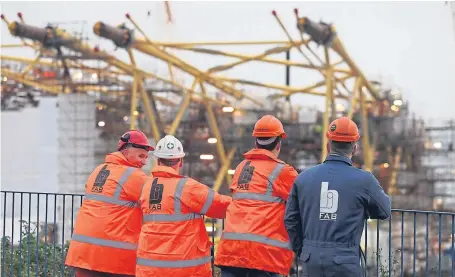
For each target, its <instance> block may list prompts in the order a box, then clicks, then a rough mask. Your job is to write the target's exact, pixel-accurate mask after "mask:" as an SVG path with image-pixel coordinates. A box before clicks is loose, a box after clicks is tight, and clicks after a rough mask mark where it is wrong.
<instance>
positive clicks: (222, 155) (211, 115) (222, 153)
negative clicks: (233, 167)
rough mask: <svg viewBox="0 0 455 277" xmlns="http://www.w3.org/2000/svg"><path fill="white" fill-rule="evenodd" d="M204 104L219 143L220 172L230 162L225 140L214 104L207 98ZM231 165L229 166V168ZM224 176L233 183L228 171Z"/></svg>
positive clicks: (217, 143) (202, 87) (205, 93)
mask: <svg viewBox="0 0 455 277" xmlns="http://www.w3.org/2000/svg"><path fill="white" fill-rule="evenodd" d="M199 85H200V86H201V90H202V94H203V95H204V96H207V91H206V90H205V87H204V84H203V83H202V82H200V83H199ZM204 103H205V107H206V109H207V116H208V121H209V124H210V129H211V130H212V132H213V135H215V137H216V139H217V142H216V149H217V152H218V155H219V156H220V159H221V167H220V170H222V169H223V165H224V164H226V163H227V162H228V159H227V157H226V151H225V150H224V145H223V138H222V137H221V133H220V130H219V128H218V123H217V121H216V117H215V113H214V112H213V108H212V104H211V103H210V102H209V101H208V100H207V98H204ZM229 165H230V163H228V164H227V166H228V167H229ZM223 176H226V181H227V182H228V183H230V182H231V175H229V174H228V170H225V171H224V172H223ZM222 181H223V179H221V181H220V182H222Z"/></svg>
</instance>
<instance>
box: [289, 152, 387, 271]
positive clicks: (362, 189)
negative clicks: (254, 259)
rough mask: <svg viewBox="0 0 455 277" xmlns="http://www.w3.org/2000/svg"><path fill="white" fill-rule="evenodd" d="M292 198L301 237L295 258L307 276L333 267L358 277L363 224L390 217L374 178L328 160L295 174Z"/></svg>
mask: <svg viewBox="0 0 455 277" xmlns="http://www.w3.org/2000/svg"><path fill="white" fill-rule="evenodd" d="M294 195H296V197H297V199H298V200H297V201H298V209H299V211H300V216H301V218H300V221H301V226H302V233H303V234H302V235H301V238H303V241H302V253H301V255H300V259H301V260H303V261H304V262H308V263H307V264H305V266H306V267H308V269H307V270H308V271H307V272H308V273H309V274H310V276H312V275H311V273H312V272H314V274H316V273H317V274H323V273H321V272H320V271H319V270H320V268H321V266H322V268H325V269H324V274H328V275H327V276H332V275H330V274H332V271H333V270H335V269H334V268H333V263H335V264H337V265H339V266H340V265H341V266H348V265H350V264H351V265H353V267H352V268H351V269H350V270H352V271H348V272H351V273H348V275H349V274H351V276H353V277H354V276H355V277H357V276H358V275H357V274H360V272H358V270H359V269H358V265H359V262H360V240H361V236H362V232H363V228H364V223H365V219H366V218H368V217H370V218H376V219H386V218H388V217H389V216H390V199H389V197H388V196H387V195H386V194H385V193H384V190H383V189H382V188H381V187H380V186H379V183H378V181H377V180H376V178H375V177H374V176H373V175H372V174H371V173H369V172H367V171H363V170H360V169H357V168H355V167H353V166H352V164H351V160H350V159H349V158H347V157H343V156H338V155H329V156H328V157H327V159H326V161H325V162H324V163H322V164H320V165H317V166H314V167H311V168H309V169H307V170H305V171H304V172H302V173H300V175H299V176H298V177H297V179H296V181H295V185H294V188H293V190H292V192H291V197H295V196H294ZM292 206H293V207H296V205H292ZM288 209H289V208H288ZM292 212H293V211H292V210H290V211H289V212H288V214H292ZM285 220H287V221H288V222H289V221H291V220H292V219H291V218H286V219H285ZM287 224H288V223H287ZM354 265H356V267H354ZM355 268H357V269H355ZM354 272H356V273H354ZM345 273H346V272H345ZM345 273H343V274H345ZM340 274H341V273H340ZM348 275H339V276H348ZM321 276H326V275H321ZM335 276H338V275H335Z"/></svg>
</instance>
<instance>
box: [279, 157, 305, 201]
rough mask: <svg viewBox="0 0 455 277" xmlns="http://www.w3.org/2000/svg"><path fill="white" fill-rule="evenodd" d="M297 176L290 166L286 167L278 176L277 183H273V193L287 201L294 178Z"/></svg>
mask: <svg viewBox="0 0 455 277" xmlns="http://www.w3.org/2000/svg"><path fill="white" fill-rule="evenodd" d="M298 175H299V174H298V173H297V171H296V170H295V169H294V168H293V167H292V166H290V165H286V166H285V167H284V168H283V169H282V170H281V172H280V174H279V175H278V181H277V182H276V183H275V185H274V186H275V187H274V188H273V190H274V193H276V194H277V195H278V196H279V197H280V198H281V199H283V200H284V201H287V200H288V198H289V193H290V192H291V189H292V186H293V184H294V181H295V178H297V176H298Z"/></svg>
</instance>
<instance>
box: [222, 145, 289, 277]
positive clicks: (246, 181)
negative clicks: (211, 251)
mask: <svg viewBox="0 0 455 277" xmlns="http://www.w3.org/2000/svg"><path fill="white" fill-rule="evenodd" d="M244 156H245V160H244V161H242V162H241V163H240V164H239V165H238V166H237V169H236V172H235V174H234V177H233V180H232V183H231V186H230V188H231V191H232V192H233V195H232V199H233V201H232V204H231V205H230V206H229V208H228V210H227V215H226V220H225V224H224V230H223V234H222V237H221V241H220V244H219V247H218V251H217V253H216V257H215V264H216V265H219V266H229V267H245V268H251V269H257V270H264V271H269V272H275V273H280V274H288V272H289V269H290V267H291V263H292V251H291V250H290V248H289V237H288V234H287V232H286V228H285V226H284V222H283V217H284V212H285V207H286V206H285V201H286V200H287V197H288V195H289V191H290V189H291V187H292V184H293V182H294V179H295V177H296V176H297V172H296V171H295V169H294V168H292V167H291V166H290V165H288V164H285V163H284V162H283V161H281V160H279V159H278V158H276V157H274V156H273V155H272V153H271V152H270V151H267V150H263V149H253V150H251V151H249V152H248V153H246V154H244ZM246 249H248V250H247V251H245V250H246Z"/></svg>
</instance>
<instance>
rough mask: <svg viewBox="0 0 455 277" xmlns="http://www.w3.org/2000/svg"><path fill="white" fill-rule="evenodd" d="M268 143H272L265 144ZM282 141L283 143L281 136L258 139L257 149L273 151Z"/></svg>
mask: <svg viewBox="0 0 455 277" xmlns="http://www.w3.org/2000/svg"><path fill="white" fill-rule="evenodd" d="M273 139H275V140H273ZM267 141H271V142H268V143H266V144H264V143H265V142H267ZM280 141H281V136H279V137H261V138H256V147H257V148H259V149H265V150H269V151H272V150H273V149H275V147H276V146H277V145H278V143H280Z"/></svg>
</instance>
